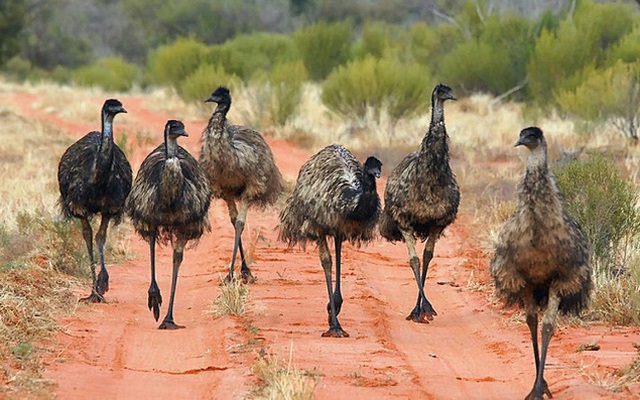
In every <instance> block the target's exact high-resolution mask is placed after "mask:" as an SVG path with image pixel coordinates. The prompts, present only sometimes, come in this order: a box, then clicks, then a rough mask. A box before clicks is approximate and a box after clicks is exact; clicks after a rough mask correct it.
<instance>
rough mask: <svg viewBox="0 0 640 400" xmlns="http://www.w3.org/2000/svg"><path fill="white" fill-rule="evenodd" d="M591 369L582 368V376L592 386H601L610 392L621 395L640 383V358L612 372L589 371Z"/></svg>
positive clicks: (587, 367)
mask: <svg viewBox="0 0 640 400" xmlns="http://www.w3.org/2000/svg"><path fill="white" fill-rule="evenodd" d="M589 367H590V366H584V365H583V366H582V367H581V368H580V372H581V373H582V375H583V376H585V378H586V379H587V381H588V382H589V383H591V384H592V385H596V386H599V387H601V388H603V389H605V390H607V391H609V392H613V393H619V392H622V391H624V390H627V389H630V387H631V386H632V385H634V386H635V384H637V383H639V382H640V357H638V358H636V359H635V361H633V362H632V363H631V364H629V365H628V366H625V367H621V368H619V369H617V370H615V371H612V372H606V373H600V372H592V371H589Z"/></svg>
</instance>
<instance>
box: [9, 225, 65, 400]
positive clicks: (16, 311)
mask: <svg viewBox="0 0 640 400" xmlns="http://www.w3.org/2000/svg"><path fill="white" fill-rule="evenodd" d="M20 219H21V221H19V222H18V223H17V227H16V228H8V227H6V225H4V224H3V225H0V260H1V261H0V338H1V339H0V373H1V374H2V375H3V376H2V378H1V379H2V380H3V381H4V382H6V383H7V384H6V385H4V386H3V388H2V389H0V393H4V394H6V395H7V396H8V397H9V398H25V397H24V396H26V397H30V396H34V395H36V396H42V395H43V394H44V393H46V392H47V389H46V388H47V385H48V383H47V381H46V380H44V379H42V370H43V365H42V359H41V356H42V354H43V343H46V341H47V339H49V338H50V337H51V335H52V334H53V333H54V332H56V331H59V330H61V329H62V327H61V326H60V325H59V324H58V323H57V322H56V320H57V319H59V318H61V317H63V316H66V315H69V314H70V313H73V312H74V310H75V307H76V304H77V300H76V296H75V294H74V293H73V291H72V285H73V283H74V282H75V280H74V279H72V278H71V279H70V277H69V276H68V275H67V274H65V273H63V272H61V271H60V270H59V269H58V268H56V267H55V266H54V264H53V262H52V260H51V258H49V257H51V256H52V254H54V253H57V254H58V255H60V253H59V252H62V251H64V249H67V247H63V246H61V245H60V243H54V242H52V241H51V239H52V238H53V237H58V238H60V239H61V236H64V234H62V235H60V233H62V232H63V231H64V230H59V229H58V228H59V227H55V228H54V227H53V226H52V225H51V224H49V225H48V228H47V229H45V227H44V226H43V225H41V224H40V223H39V222H38V221H37V220H34V219H32V218H29V221H27V219H28V218H26V217H24V216H20ZM32 222H36V223H35V225H36V226H34V227H32V228H30V229H29V230H28V232H26V233H25V226H24V224H31V223H32ZM56 230H57V233H54V232H55V231H56ZM55 248H58V250H54V249H55Z"/></svg>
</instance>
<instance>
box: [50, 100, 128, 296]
mask: <svg viewBox="0 0 640 400" xmlns="http://www.w3.org/2000/svg"><path fill="white" fill-rule="evenodd" d="M126 112H127V110H125V109H124V107H123V106H122V103H120V102H119V101H118V100H114V99H110V100H107V101H105V102H104V105H103V106H102V129H101V130H100V131H99V132H98V131H93V132H89V133H88V134H86V135H85V136H84V137H82V138H81V139H80V140H78V141H77V142H75V143H74V144H72V145H71V146H69V148H68V149H67V150H66V151H65V152H64V154H63V155H62V158H61V159H60V164H58V185H59V187H60V200H59V204H60V207H61V209H62V214H63V215H64V216H65V218H71V217H75V218H79V219H80V221H81V222H82V236H83V237H84V241H85V243H86V244H87V251H88V252H89V260H90V261H91V278H92V289H91V294H90V295H89V296H88V297H86V298H84V299H82V300H84V301H89V302H92V303H100V302H105V299H104V294H105V293H106V292H107V291H109V273H108V272H107V267H106V265H105V262H104V247H105V243H106V241H107V227H108V226H109V221H112V220H113V222H114V224H116V225H117V224H119V223H120V222H121V221H122V214H123V212H124V203H125V200H126V198H127V196H128V195H129V191H130V190H131V175H132V174H131V165H129V161H127V157H126V156H125V155H124V153H123V152H122V150H120V148H119V147H118V145H116V144H115V143H114V142H113V119H114V117H115V116H116V115H117V114H119V113H126ZM95 214H100V215H101V216H102V219H101V221H100V227H99V228H98V232H97V233H96V238H95V240H96V244H97V245H98V252H99V254H100V273H99V274H98V276H97V277H96V271H95V258H94V256H93V231H92V230H91V218H92V217H93V216H94V215H95Z"/></svg>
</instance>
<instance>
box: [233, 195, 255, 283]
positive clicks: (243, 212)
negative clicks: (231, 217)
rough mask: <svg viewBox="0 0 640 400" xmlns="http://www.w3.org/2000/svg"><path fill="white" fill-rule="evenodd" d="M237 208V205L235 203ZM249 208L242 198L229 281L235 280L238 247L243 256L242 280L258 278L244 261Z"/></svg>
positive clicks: (251, 281)
mask: <svg viewBox="0 0 640 400" xmlns="http://www.w3.org/2000/svg"><path fill="white" fill-rule="evenodd" d="M234 208H235V205H234ZM248 208H249V204H248V203H247V202H245V201H244V200H242V201H241V202H240V211H239V212H238V216H237V217H236V220H235V224H234V228H235V240H234V243H233V254H232V255H231V266H230V267H229V275H228V276H227V279H226V280H227V281H231V280H233V270H234V266H235V262H236V255H237V254H238V249H240V257H241V258H242V261H243V262H242V267H241V268H240V274H241V276H242V282H244V283H253V282H255V281H256V278H255V277H254V276H253V274H252V273H251V270H250V269H249V267H248V266H247V264H246V262H244V250H243V249H242V231H244V223H245V220H246V218H247V209H248Z"/></svg>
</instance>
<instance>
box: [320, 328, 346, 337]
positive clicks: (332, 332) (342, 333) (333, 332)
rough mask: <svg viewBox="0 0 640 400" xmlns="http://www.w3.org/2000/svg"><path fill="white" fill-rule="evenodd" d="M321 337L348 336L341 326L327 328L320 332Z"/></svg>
mask: <svg viewBox="0 0 640 400" xmlns="http://www.w3.org/2000/svg"><path fill="white" fill-rule="evenodd" d="M322 337H335V338H342V337H349V334H348V333H347V332H345V331H344V330H342V328H340V327H338V328H329V330H328V331H326V332H325V333H323V334H322Z"/></svg>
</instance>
